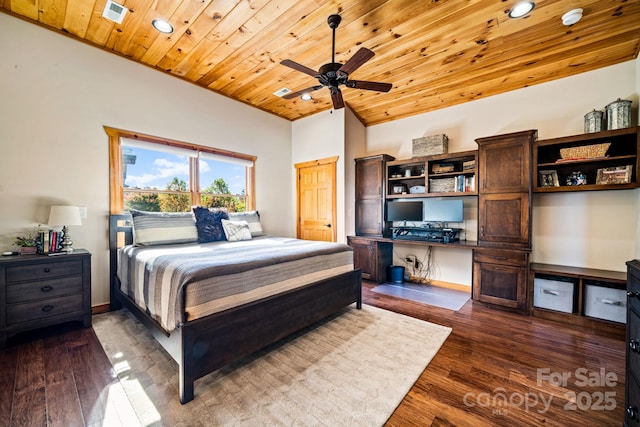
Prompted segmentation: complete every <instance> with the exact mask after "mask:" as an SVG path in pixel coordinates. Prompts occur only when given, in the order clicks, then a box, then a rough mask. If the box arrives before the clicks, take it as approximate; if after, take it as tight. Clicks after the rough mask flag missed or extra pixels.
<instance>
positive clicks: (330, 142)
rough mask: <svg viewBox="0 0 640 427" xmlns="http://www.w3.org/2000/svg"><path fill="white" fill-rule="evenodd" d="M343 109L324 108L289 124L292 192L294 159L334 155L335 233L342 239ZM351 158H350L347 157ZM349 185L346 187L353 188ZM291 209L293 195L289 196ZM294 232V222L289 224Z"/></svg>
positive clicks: (343, 182) (293, 189) (294, 183)
mask: <svg viewBox="0 0 640 427" xmlns="http://www.w3.org/2000/svg"><path fill="white" fill-rule="evenodd" d="M345 114H346V113H345V109H344V108H343V109H340V110H328V111H324V112H322V113H318V114H315V115H313V116H309V117H305V118H303V119H300V120H296V121H295V122H293V123H292V124H291V159H292V165H291V166H289V167H290V168H292V171H291V180H292V184H291V189H292V190H291V192H292V194H294V195H295V192H296V181H295V168H294V166H293V165H295V164H297V163H303V162H309V161H313V160H318V159H324V158H327V157H333V156H338V163H337V165H336V181H337V182H336V210H337V215H338V217H337V218H336V221H335V222H336V225H335V226H336V234H337V241H338V242H343V243H345V242H346V240H347V238H346V233H345V230H346V228H345V164H346V163H345ZM350 161H352V160H350ZM352 189H353V187H351V188H349V190H348V191H350V192H353V190H352ZM291 206H292V209H293V212H295V208H296V207H295V197H294V198H293V200H292V205H291ZM292 225H293V227H294V228H293V229H294V232H295V223H293V224H292Z"/></svg>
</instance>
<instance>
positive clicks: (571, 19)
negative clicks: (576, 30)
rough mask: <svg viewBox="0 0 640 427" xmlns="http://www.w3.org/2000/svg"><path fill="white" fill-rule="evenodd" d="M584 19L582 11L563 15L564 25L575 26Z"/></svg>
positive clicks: (572, 11)
mask: <svg viewBox="0 0 640 427" xmlns="http://www.w3.org/2000/svg"><path fill="white" fill-rule="evenodd" d="M580 19H582V9H573V10H570V11H569V12H567V13H565V14H564V15H562V23H563V24H564V25H573V24H575V23H576V22H578V21H579V20H580Z"/></svg>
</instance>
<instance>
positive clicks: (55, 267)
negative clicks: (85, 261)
mask: <svg viewBox="0 0 640 427" xmlns="http://www.w3.org/2000/svg"><path fill="white" fill-rule="evenodd" d="M62 256H64V255H62ZM81 274H82V261H80V260H75V261H65V262H50V263H43V264H39V263H38V264H28V265H21V266H13V267H7V273H6V278H7V283H15V282H23V281H27V280H40V279H48V278H51V277H61V276H72V275H81Z"/></svg>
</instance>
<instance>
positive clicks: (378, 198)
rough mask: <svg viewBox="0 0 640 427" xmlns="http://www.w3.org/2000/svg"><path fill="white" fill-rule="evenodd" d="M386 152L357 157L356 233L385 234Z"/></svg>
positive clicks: (389, 158) (363, 234) (366, 234)
mask: <svg viewBox="0 0 640 427" xmlns="http://www.w3.org/2000/svg"><path fill="white" fill-rule="evenodd" d="M389 160H393V157H391V156H388V155H386V154H380V155H376V156H370V157H363V158H360V159H356V218H355V223H356V224H355V225H356V235H358V236H382V235H383V234H384V229H385V226H384V208H385V205H384V202H385V197H384V194H385V185H384V184H385V169H386V162H387V161H389Z"/></svg>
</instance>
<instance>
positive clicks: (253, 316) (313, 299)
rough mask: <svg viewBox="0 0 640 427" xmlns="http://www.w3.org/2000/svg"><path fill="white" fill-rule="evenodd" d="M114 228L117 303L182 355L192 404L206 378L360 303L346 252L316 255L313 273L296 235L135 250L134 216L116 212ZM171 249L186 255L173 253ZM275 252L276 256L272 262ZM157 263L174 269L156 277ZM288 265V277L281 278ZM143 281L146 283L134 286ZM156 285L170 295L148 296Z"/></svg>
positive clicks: (183, 383)
mask: <svg viewBox="0 0 640 427" xmlns="http://www.w3.org/2000/svg"><path fill="white" fill-rule="evenodd" d="M109 230H110V231H109V234H110V236H109V242H110V275H111V290H110V293H111V309H112V310H116V309H119V308H121V307H122V306H124V307H126V308H127V309H129V310H130V311H131V312H132V313H133V314H134V315H135V316H136V317H137V318H138V319H139V320H140V321H141V322H142V323H143V324H144V325H145V326H147V327H148V328H149V329H150V331H151V332H152V334H153V335H154V337H155V338H156V339H157V340H158V341H159V342H160V344H161V345H162V346H163V347H164V348H165V350H166V351H167V352H168V353H169V354H170V355H171V356H172V357H173V359H175V360H176V362H177V363H178V366H179V387H180V402H181V403H183V404H184V403H187V402H189V401H191V400H193V398H194V381H195V380H197V379H198V378H201V377H203V376H204V375H207V374H208V373H211V372H213V371H215V370H217V369H220V368H222V367H223V366H226V365H228V364H229V363H231V362H233V361H236V360H238V359H240V358H242V357H245V356H248V355H249V354H251V353H253V352H255V351H257V350H259V349H261V348H263V347H265V346H267V345H269V344H272V343H274V342H276V341H278V340H280V339H282V338H284V337H286V336H288V335H290V334H292V333H294V332H296V331H299V330H300V329H302V328H304V327H307V326H309V325H311V324H313V323H315V322H317V321H319V320H321V319H323V318H325V317H327V316H329V315H331V314H333V313H335V312H337V311H339V310H341V309H342V308H344V307H347V306H350V305H352V304H355V307H356V308H358V309H359V308H361V307H362V299H361V272H360V270H358V269H353V266H352V264H351V265H350V266H349V268H345V265H344V262H342V261H339V257H340V256H342V255H338V252H340V251H336V250H334V249H332V248H330V247H326V246H323V247H322V248H323V249H322V250H321V252H322V253H321V254H316V255H314V257H315V256H320V257H322V258H318V259H315V258H314V259H312V260H311V261H310V263H311V264H314V265H315V266H316V267H314V268H315V270H313V271H309V272H306V271H305V268H306V267H305V262H306V261H305V260H304V259H303V258H304V257H303V256H301V255H296V253H297V252H298V249H293V246H296V245H300V246H303V245H302V243H301V242H303V241H297V240H296V239H285V238H273V237H269V236H259V237H256V238H254V239H251V241H238V242H212V243H208V242H207V243H203V244H200V243H194V244H184V245H183V244H176V245H172V244H168V245H162V244H161V245H154V246H152V247H137V246H132V243H133V240H134V238H133V231H134V227H133V222H132V217H131V214H113V215H110V227H109ZM271 245H276V246H275V247H276V248H277V249H276V250H274V249H273V247H272V246H271ZM278 245H280V246H278ZM287 245H290V246H287ZM254 246H255V247H257V248H258V249H257V250H254V249H251V248H252V247H254ZM312 246H314V245H312ZM335 246H336V247H339V246H342V247H343V248H342V250H343V249H345V248H344V246H346V245H340V244H335ZM347 249H348V247H347ZM349 250H350V249H349ZM252 251H253V253H255V256H252V255H249V254H251V253H252ZM173 252H177V253H179V254H180V255H178V258H180V257H181V258H182V261H179V260H178V261H174V260H173V259H170V258H169V254H170V253H173ZM207 253H212V254H216V255H217V257H216V261H215V262H214V263H213V265H206V263H204V259H205V258H207V255H206V254H207ZM267 253H272V254H275V255H277V256H275V257H272V258H274V259H272V260H271V261H270V260H269V259H270V257H269V256H267V255H266V254H267ZM221 254H222V255H221ZM350 256H351V257H352V255H350ZM136 257H138V258H136ZM139 258H141V259H142V260H140V259H139ZM225 259H226V261H225ZM351 259H352V258H351ZM185 260H186V262H187V264H184V265H183V264H179V263H180V262H184V261H185ZM229 260H231V262H229ZM278 263H281V264H282V265H281V266H279V265H276V264H278ZM320 265H322V266H324V267H322V268H320V267H318V266H320ZM151 266H155V268H157V270H158V271H160V270H162V271H165V270H170V271H171V272H172V273H171V274H169V275H166V276H165V278H164V279H158V278H157V277H155V276H154V274H155V272H154V270H153V268H151ZM309 268H310V269H311V267H309ZM285 270H286V271H287V272H288V273H287V274H288V276H287V275H284V276H281V275H282V274H284V273H283V271H285ZM178 273H179V274H178ZM167 276H169V277H173V281H172V280H171V279H167V278H166V277H167ZM176 276H179V277H181V278H179V279H175V278H176ZM121 277H122V278H123V280H121ZM154 277H155V279H154ZM249 277H250V278H251V280H247V278H249ZM142 278H145V279H142ZM142 280H148V283H147V282H145V283H143V284H140V283H137V284H136V281H138V282H140V281H142ZM123 282H125V286H124V287H123ZM129 282H133V283H129ZM154 282H157V283H163V284H162V285H161V287H160V288H157V289H171V291H164V290H162V291H159V290H156V291H155V292H151V293H148V290H149V288H153V287H154V286H156V285H152V284H151V283H154ZM254 282H255V283H254ZM263 282H264V283H263ZM167 283H172V284H171V285H167ZM136 286H137V287H136ZM227 287H228V288H234V287H235V288H240V292H239V296H238V293H225V292H227V291H226V290H225V288H227ZM214 289H215V290H214ZM145 292H147V293H145ZM209 294H211V295H209ZM172 295H173V297H172ZM209 297H211V300H209V299H208V298H209Z"/></svg>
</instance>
